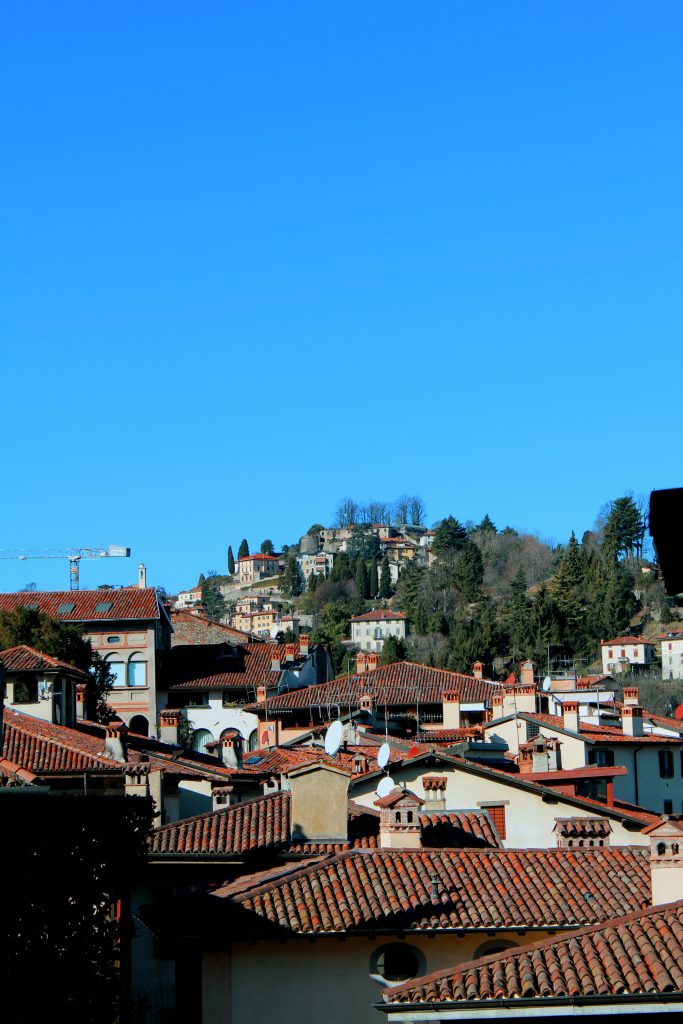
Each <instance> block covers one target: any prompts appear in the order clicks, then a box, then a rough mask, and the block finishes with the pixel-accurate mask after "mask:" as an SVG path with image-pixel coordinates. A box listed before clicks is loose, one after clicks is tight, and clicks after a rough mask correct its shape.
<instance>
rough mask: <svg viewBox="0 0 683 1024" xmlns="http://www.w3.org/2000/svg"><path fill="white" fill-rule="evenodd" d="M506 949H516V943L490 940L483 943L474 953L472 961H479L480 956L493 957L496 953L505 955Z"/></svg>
mask: <svg viewBox="0 0 683 1024" xmlns="http://www.w3.org/2000/svg"><path fill="white" fill-rule="evenodd" d="M506 949H516V945H515V943H514V942H507V941H506V940H505V939H490V940H489V941H488V942H484V943H482V945H481V946H479V947H478V948H477V949H476V950H475V951H474V955H473V957H472V959H473V960H478V959H479V957H480V956H493V954H494V953H504V952H505V950H506Z"/></svg>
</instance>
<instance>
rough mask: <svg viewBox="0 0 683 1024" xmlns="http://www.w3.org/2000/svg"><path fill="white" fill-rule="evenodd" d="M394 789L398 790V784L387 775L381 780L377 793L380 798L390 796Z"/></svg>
mask: <svg viewBox="0 0 683 1024" xmlns="http://www.w3.org/2000/svg"><path fill="white" fill-rule="evenodd" d="M392 789H396V783H395V782H394V780H393V779H392V777H391V775H385V776H384V778H383V779H380V780H379V782H378V784H377V789H376V790H375V792H376V793H377V796H379V797H383V796H389V794H390V793H391V791H392Z"/></svg>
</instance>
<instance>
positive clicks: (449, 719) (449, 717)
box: [441, 690, 460, 729]
mask: <svg viewBox="0 0 683 1024" xmlns="http://www.w3.org/2000/svg"><path fill="white" fill-rule="evenodd" d="M441 706H442V708H443V712H442V718H443V728H444V729H459V728H460V694H459V693H458V691H457V690H444V692H443V693H442V695H441Z"/></svg>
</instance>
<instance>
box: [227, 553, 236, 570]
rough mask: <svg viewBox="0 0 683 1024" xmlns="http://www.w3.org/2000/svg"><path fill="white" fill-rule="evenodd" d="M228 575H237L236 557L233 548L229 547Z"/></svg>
mask: <svg viewBox="0 0 683 1024" xmlns="http://www.w3.org/2000/svg"><path fill="white" fill-rule="evenodd" d="M228 574H229V575H230V576H234V575H235V556H234V555H233V553H232V547H228Z"/></svg>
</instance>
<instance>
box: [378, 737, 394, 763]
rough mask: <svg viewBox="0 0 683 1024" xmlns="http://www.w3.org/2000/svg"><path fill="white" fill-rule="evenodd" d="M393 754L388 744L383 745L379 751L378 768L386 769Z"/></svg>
mask: <svg viewBox="0 0 683 1024" xmlns="http://www.w3.org/2000/svg"><path fill="white" fill-rule="evenodd" d="M390 754H391V747H390V746H389V744H388V743H383V744H382V746H381V747H380V748H379V750H378V751H377V767H378V768H386V766H387V765H388V764H389V756H390Z"/></svg>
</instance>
